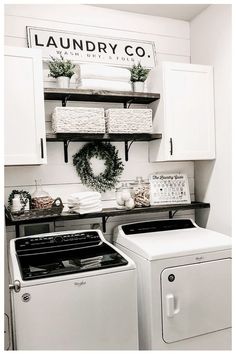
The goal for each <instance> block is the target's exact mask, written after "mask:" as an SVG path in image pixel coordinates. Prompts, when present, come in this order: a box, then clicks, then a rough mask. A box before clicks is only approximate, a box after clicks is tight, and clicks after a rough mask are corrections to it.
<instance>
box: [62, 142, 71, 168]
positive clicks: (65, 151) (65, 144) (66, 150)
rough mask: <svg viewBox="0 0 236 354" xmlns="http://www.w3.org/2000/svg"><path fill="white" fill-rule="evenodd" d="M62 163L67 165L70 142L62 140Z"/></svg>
mask: <svg viewBox="0 0 236 354" xmlns="http://www.w3.org/2000/svg"><path fill="white" fill-rule="evenodd" d="M63 143H64V161H65V163H68V146H69V144H70V140H64V142H63Z"/></svg>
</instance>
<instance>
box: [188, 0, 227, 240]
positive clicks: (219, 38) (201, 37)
mask: <svg viewBox="0 0 236 354" xmlns="http://www.w3.org/2000/svg"><path fill="white" fill-rule="evenodd" d="M190 30H191V31H190V33H191V36H190V38H191V62H192V63H197V64H210V65H213V67H214V87H215V92H214V94H215V122H216V160H215V161H199V162H195V193H196V199H197V200H201V201H207V202H210V203H211V209H210V213H209V216H208V218H207V214H206V213H203V212H197V213H196V218H197V222H198V223H199V224H201V225H203V226H206V227H208V228H210V229H212V230H216V231H219V232H222V233H225V234H227V235H231V222H232V218H231V200H232V178H231V163H232V161H231V159H232V156H231V132H232V128H231V31H232V29H231V5H211V6H209V7H208V8H207V9H206V10H204V11H203V12H202V13H201V14H200V15H199V16H197V17H196V18H195V19H194V20H193V21H191V23H190Z"/></svg>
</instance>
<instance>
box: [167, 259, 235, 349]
mask: <svg viewBox="0 0 236 354" xmlns="http://www.w3.org/2000/svg"><path fill="white" fill-rule="evenodd" d="M161 288H162V325H163V331H162V332H163V339H164V341H165V342H166V343H172V342H176V341H179V340H182V339H187V338H191V337H195V336H198V335H202V334H206V333H210V332H214V331H218V330H221V329H225V328H228V327H231V259H222V260H217V261H210V262H204V263H198V264H192V265H185V266H179V267H172V268H166V269H164V270H163V272H162V274H161Z"/></svg>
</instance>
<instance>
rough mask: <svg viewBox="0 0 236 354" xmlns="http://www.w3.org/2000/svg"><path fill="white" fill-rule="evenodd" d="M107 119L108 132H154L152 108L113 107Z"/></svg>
mask: <svg viewBox="0 0 236 354" xmlns="http://www.w3.org/2000/svg"><path fill="white" fill-rule="evenodd" d="M105 119H106V129H107V132H108V133H152V110H151V109H120V108H114V109H113V108H111V109H108V110H106V118H105Z"/></svg>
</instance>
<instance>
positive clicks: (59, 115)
mask: <svg viewBox="0 0 236 354" xmlns="http://www.w3.org/2000/svg"><path fill="white" fill-rule="evenodd" d="M52 129H53V131H54V132H55V133H105V118H104V109H103V108H85V107H56V108H55V109H54V112H53V114H52Z"/></svg>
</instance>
